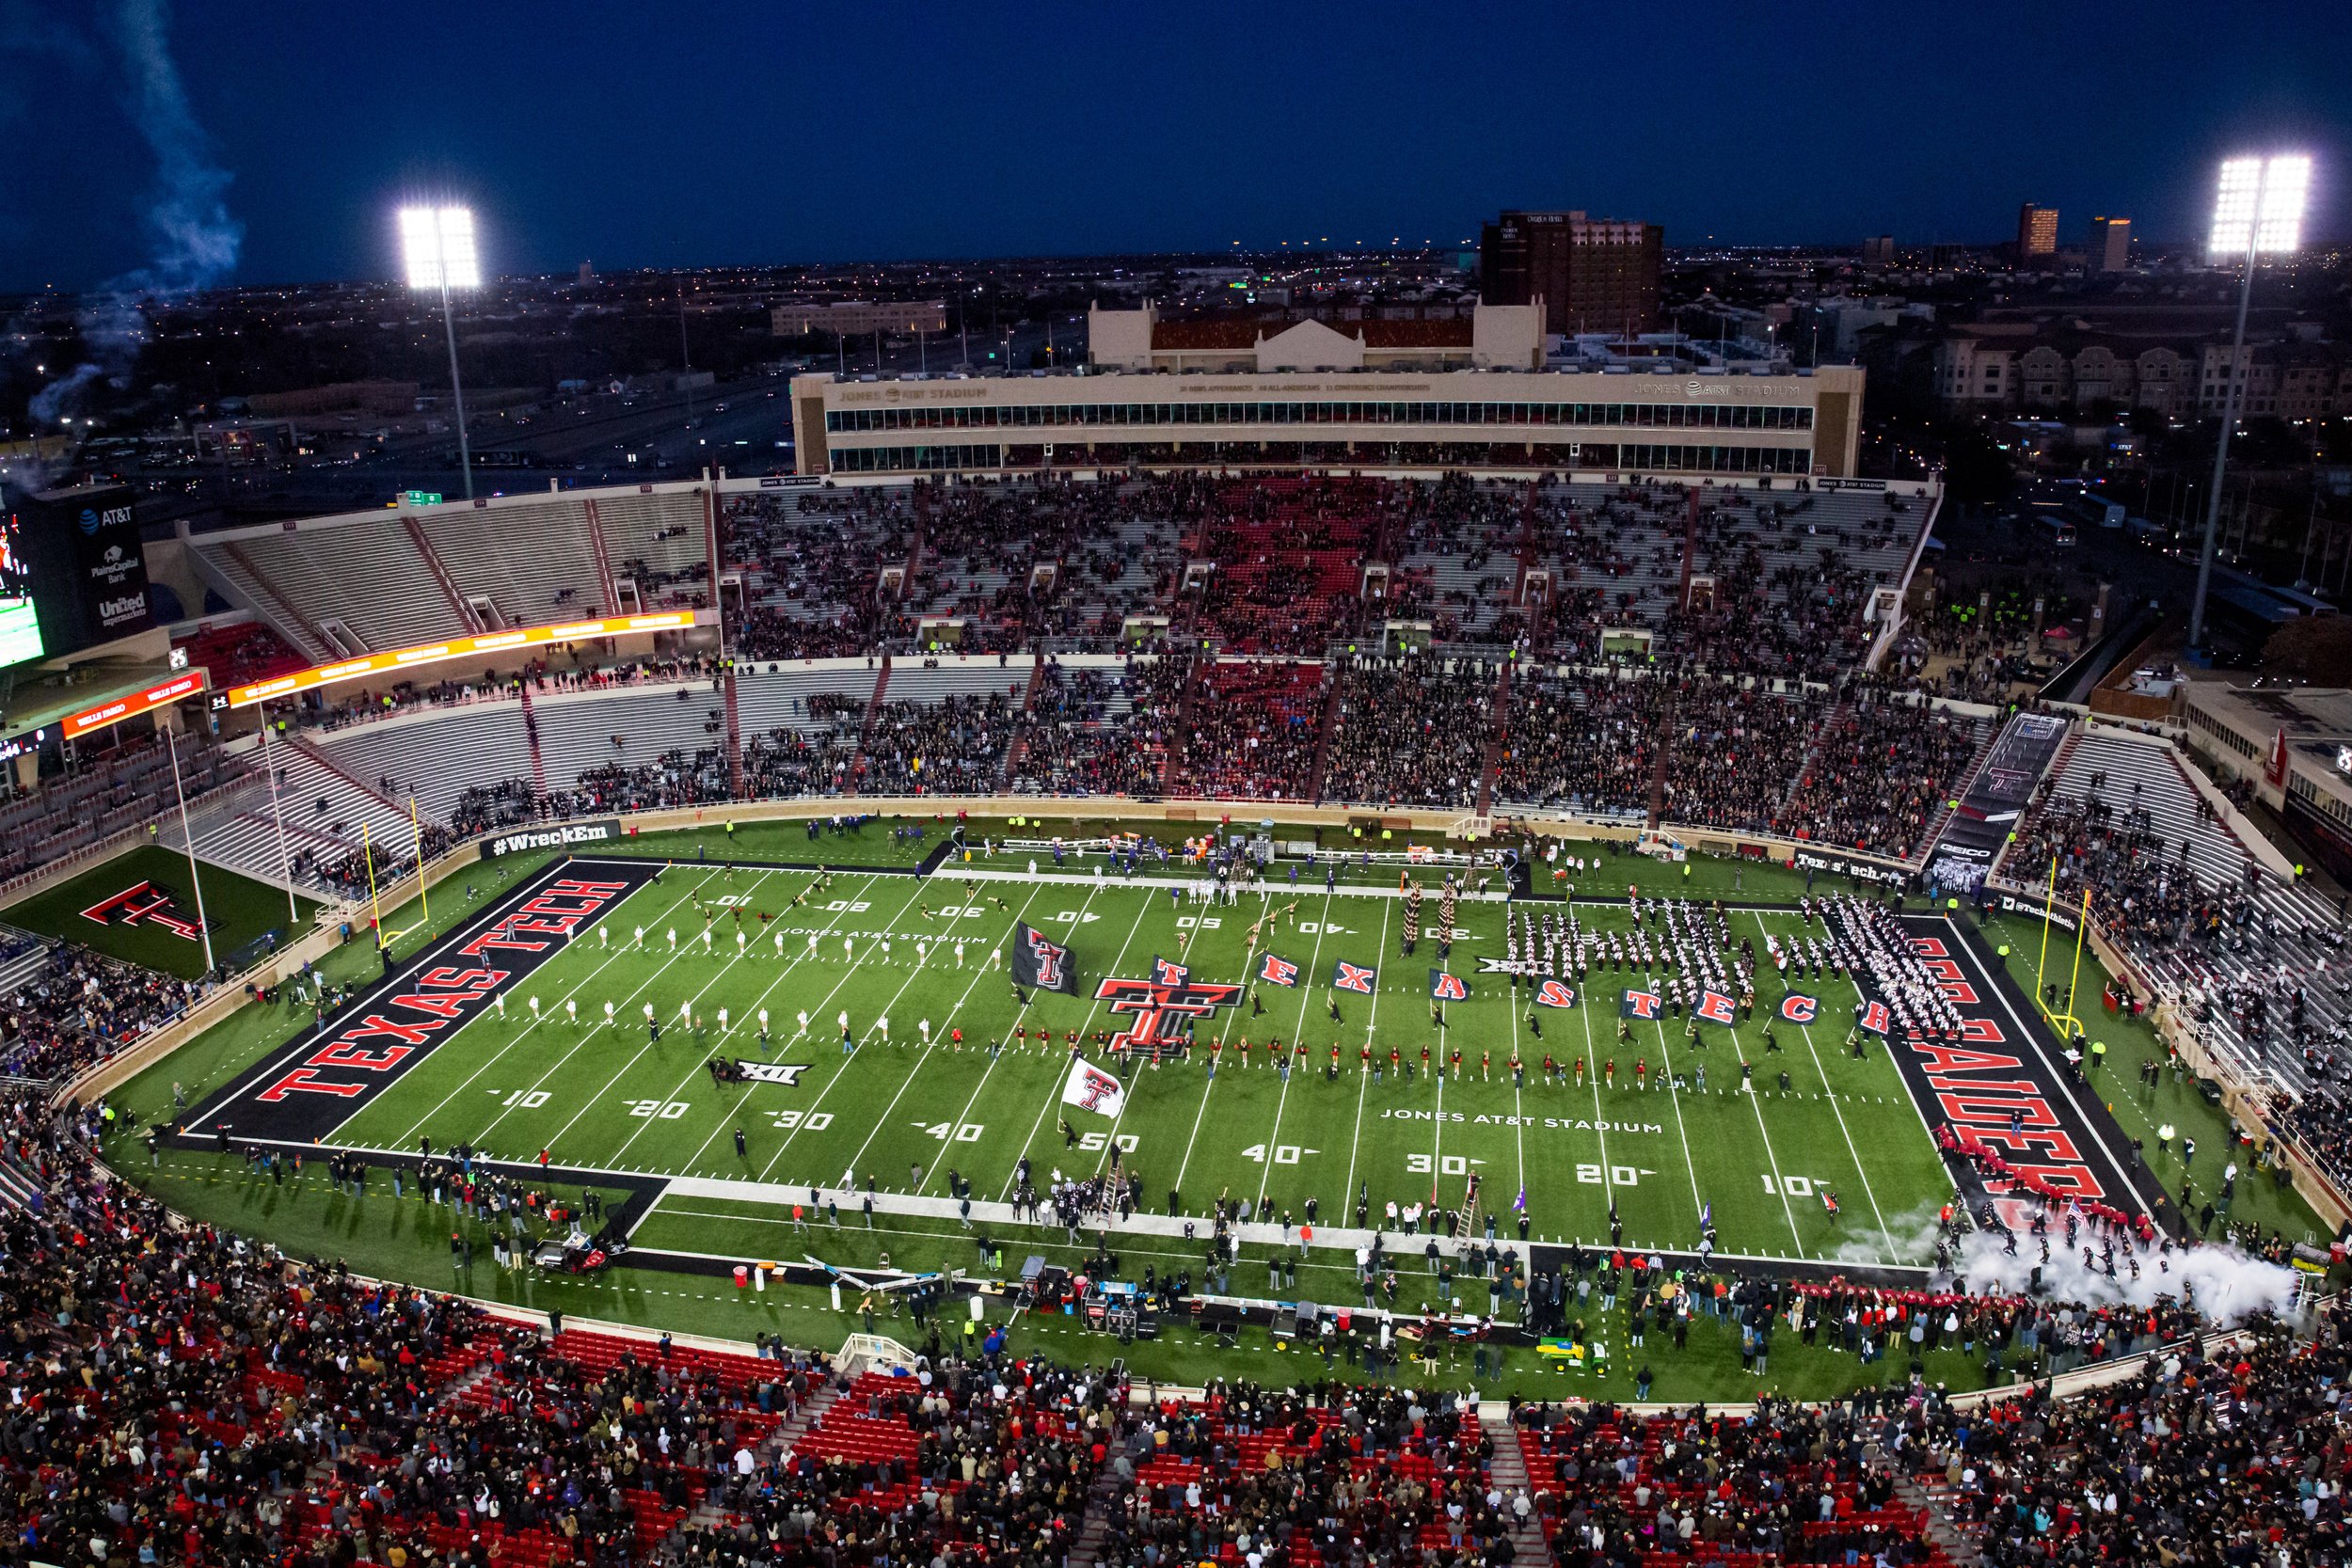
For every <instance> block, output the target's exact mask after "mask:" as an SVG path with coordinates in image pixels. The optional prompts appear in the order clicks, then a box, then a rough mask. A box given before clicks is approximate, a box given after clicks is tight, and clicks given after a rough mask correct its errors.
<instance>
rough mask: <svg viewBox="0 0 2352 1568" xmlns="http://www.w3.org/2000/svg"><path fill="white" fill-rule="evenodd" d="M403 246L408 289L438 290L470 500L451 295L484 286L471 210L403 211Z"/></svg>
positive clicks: (470, 469)
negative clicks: (457, 291)
mask: <svg viewBox="0 0 2352 1568" xmlns="http://www.w3.org/2000/svg"><path fill="white" fill-rule="evenodd" d="M400 248H401V253H402V255H403V256H404V257H405V259H406V261H407V268H408V286H409V287H410V288H412V289H437V290H438V291H439V292H440V295H441V329H442V330H443V331H444V332H446V333H447V334H448V335H449V390H450V396H451V398H452V399H453V401H454V402H455V403H456V404H457V466H458V467H459V468H460V469H462V470H463V471H464V476H465V482H466V499H468V500H471V499H473V452H472V450H471V449H470V448H469V447H468V445H467V444H466V392H465V388H462V387H460V386H459V385H458V382H457V318H456V316H455V315H454V314H453V312H452V310H451V308H450V303H449V292H450V291H451V290H452V289H478V288H480V287H482V261H481V257H480V255H479V253H478V252H476V250H475V249H474V243H473V209H472V208H470V207H403V208H402V209H401V210H400Z"/></svg>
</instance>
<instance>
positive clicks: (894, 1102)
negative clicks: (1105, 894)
mask: <svg viewBox="0 0 2352 1568" xmlns="http://www.w3.org/2000/svg"><path fill="white" fill-rule="evenodd" d="M1041 891H1043V888H1042V884H1039V885H1038V886H1034V887H1032V888H1030V890H1029V895H1028V896H1027V897H1026V898H1024V899H1023V900H1021V907H1020V908H1019V909H1018V910H1015V911H1013V916H1012V926H1011V927H1010V928H1009V929H1008V930H1007V931H1006V933H1005V934H1006V935H1007V936H1010V935H1011V934H1012V932H1013V931H1015V930H1018V929H1020V927H1021V923H1022V922H1023V921H1024V920H1025V919H1026V918H1027V916H1028V913H1029V906H1030V905H1032V904H1034V903H1036V902H1037V895H1038V894H1039V893H1040V892H1041ZM1093 901H1094V895H1092V894H1091V893H1089V894H1088V895H1087V902H1088V903H1092V902H1093ZM1078 912H1079V913H1080V914H1084V913H1085V912H1086V907H1085V905H1080V906H1079V910H1078ZM1083 924H1084V922H1082V921H1081V922H1073V927H1074V926H1076V925H1083ZM980 974H981V972H980V971H979V970H974V971H973V972H972V978H971V979H969V980H967V981H965V982H964V985H963V994H962V995H961V996H959V997H957V998H956V1006H954V1007H950V1008H949V1009H948V1010H947V1016H948V1017H949V1018H951V1019H952V1018H954V1017H955V1016H956V1012H957V1009H959V1008H961V1006H963V1005H964V1004H965V1003H966V1002H968V1001H970V1000H971V998H972V988H973V987H974V986H977V985H978V984H979V983H980ZM913 984H914V975H913V974H910V975H908V976H907V978H906V983H905V984H904V985H901V986H900V987H899V988H898V991H899V994H901V995H903V994H904V993H905V991H906V989H907V986H911V985H913ZM890 1001H891V1005H892V1006H897V1005H898V996H893V997H892V998H891V999H890ZM945 1033H946V1030H944V1029H942V1030H940V1031H938V1032H937V1033H936V1034H934V1035H933V1036H932V1037H931V1039H930V1040H929V1041H926V1042H925V1043H924V1046H923V1049H922V1051H921V1053H918V1054H917V1055H916V1056H915V1058H914V1066H913V1067H911V1068H909V1069H907V1076H906V1082H905V1083H903V1084H900V1085H898V1093H897V1094H894V1095H892V1096H891V1097H890V1103H889V1104H887V1105H885V1106H883V1107H882V1115H881V1116H879V1117H875V1118H874V1125H873V1127H872V1128H871V1129H870V1130H868V1131H867V1132H866V1141H865V1142H864V1143H862V1144H860V1145H858V1146H857V1153H856V1154H855V1155H853V1156H852V1157H851V1158H850V1169H852V1170H855V1169H856V1168H857V1167H858V1166H860V1165H862V1164H865V1163H866V1150H867V1149H869V1148H873V1147H874V1140H875V1139H876V1138H877V1137H879V1136H880V1135H881V1134H882V1129H883V1128H885V1127H887V1126H889V1125H890V1113H891V1112H893V1111H895V1110H897V1109H898V1101H901V1100H903V1099H905V1098H906V1092H907V1090H909V1089H911V1088H913V1087H914V1081H915V1079H917V1078H919V1077H921V1076H922V1073H923V1064H924V1063H926V1062H928V1061H930V1059H931V1053H932V1052H934V1051H936V1050H938V1049H939V1044H938V1039H939V1035H943V1034H945ZM959 1119H961V1118H959ZM948 1135H949V1136H950V1137H953V1136H954V1130H953V1129H952V1128H951V1129H950V1130H949V1132H948ZM931 1164H932V1165H933V1166H934V1167H935V1166H937V1164H939V1162H938V1161H936V1160H934V1161H932V1162H931ZM932 1174H933V1175H936V1174H938V1173H937V1171H936V1169H934V1170H933V1172H932Z"/></svg>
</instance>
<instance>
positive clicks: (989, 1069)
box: [932, 884, 1151, 1175]
mask: <svg viewBox="0 0 2352 1568" xmlns="http://www.w3.org/2000/svg"><path fill="white" fill-rule="evenodd" d="M1042 885H1043V884H1040V886H1042ZM1101 891H1102V889H1101V887H1099V886H1098V887H1095V888H1092V889H1089V891H1088V893H1087V895H1086V902H1085V903H1083V904H1080V905H1079V906H1078V915H1079V918H1078V919H1076V920H1074V921H1073V922H1072V923H1071V928H1072V929H1073V931H1074V930H1076V929H1078V928H1080V927H1084V926H1085V925H1086V918H1085V916H1086V912H1087V911H1088V910H1089V909H1090V908H1091V907H1092V906H1093V904H1094V895H1095V894H1097V893H1100V892H1101ZM1033 896H1034V895H1033ZM1144 903H1145V905H1146V906H1147V907H1148V906H1149V905H1150V903H1151V900H1150V899H1149V898H1146V899H1145V900H1144ZM1020 1016H1021V1015H1019V1014H1017V1013H1016V1014H1015V1015H1014V1019H1015V1023H1016V1026H1017V1025H1018V1021H1019V1019H1020ZM1011 1033H1012V1031H1011V1030H1009V1029H1008V1030H1006V1031H1005V1035H1006V1036H1008V1037H1009V1036H1010V1034H1011ZM974 1043H975V1044H976V1045H977V1043H978V1042H977V1041H975V1042H974ZM1004 1045H1005V1040H1004V1038H1003V1037H999V1038H998V1039H997V1041H996V1044H995V1047H994V1049H992V1050H991V1051H990V1052H989V1053H988V1065H987V1066H986V1067H984V1068H982V1069H980V1081H979V1082H978V1083H977V1084H975V1085H972V1093H971V1095H970V1097H969V1098H967V1099H966V1100H965V1101H964V1102H963V1109H962V1110H961V1111H958V1112H957V1113H956V1125H957V1126H959V1127H961V1126H962V1125H963V1123H964V1120H965V1118H967V1117H970V1116H971V1115H972V1107H973V1106H975V1105H977V1104H978V1103H979V1102H980V1094H981V1091H982V1090H984V1089H986V1088H987V1087H988V1080H989V1076H990V1074H992V1073H993V1072H994V1071H995V1070H996V1064H997V1063H998V1062H1000V1061H1002V1060H1003V1059H1004ZM1121 1109H1124V1107H1123V1106H1122V1107H1121ZM1023 1152H1024V1153H1025V1152H1027V1151H1026V1150H1024V1151H1023ZM1013 1164H1014V1167H1015V1168H1016V1169H1018V1168H1019V1165H1020V1160H1019V1158H1018V1157H1016V1158H1015V1159H1014V1161H1013ZM932 1174H933V1175H937V1174H938V1173H937V1172H936V1171H934V1172H933V1173H932Z"/></svg>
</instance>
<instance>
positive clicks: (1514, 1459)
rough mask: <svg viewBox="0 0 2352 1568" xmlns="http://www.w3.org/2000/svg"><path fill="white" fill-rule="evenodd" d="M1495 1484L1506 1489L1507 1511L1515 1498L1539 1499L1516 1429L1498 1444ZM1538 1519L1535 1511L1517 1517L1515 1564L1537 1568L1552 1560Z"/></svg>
mask: <svg viewBox="0 0 2352 1568" xmlns="http://www.w3.org/2000/svg"><path fill="white" fill-rule="evenodd" d="M1494 1482H1495V1484H1496V1485H1497V1486H1499V1487H1501V1488H1502V1497H1503V1507H1504V1508H1505V1509H1508V1508H1509V1507H1510V1506H1511V1503H1510V1499H1512V1498H1513V1497H1519V1496H1521V1495H1524V1496H1526V1497H1530V1498H1533V1497H1534V1496H1535V1486H1534V1478H1533V1477H1532V1476H1531V1475H1529V1473H1528V1469H1527V1453H1526V1450H1524V1449H1521V1448H1520V1447H1519V1434H1518V1431H1517V1430H1516V1429H1511V1428H1506V1429H1505V1430H1504V1431H1503V1433H1502V1441H1501V1442H1499V1443H1497V1444H1496V1445H1495V1457H1494ZM1535 1519H1536V1515H1535V1513H1534V1510H1533V1509H1531V1510H1530V1511H1529V1513H1528V1515H1527V1517H1526V1518H1525V1519H1516V1518H1515V1520H1514V1522H1513V1524H1512V1527H1511V1549H1512V1557H1511V1560H1512V1561H1513V1562H1514V1563H1521V1562H1523V1563H1527V1564H1530V1565H1531V1568H1533V1565H1534V1564H1538V1563H1543V1562H1547V1561H1549V1560H1550V1558H1551V1546H1550V1544H1549V1543H1548V1542H1546V1541H1545V1540H1544V1531H1543V1527H1542V1526H1540V1525H1538V1524H1537V1523H1536V1522H1535Z"/></svg>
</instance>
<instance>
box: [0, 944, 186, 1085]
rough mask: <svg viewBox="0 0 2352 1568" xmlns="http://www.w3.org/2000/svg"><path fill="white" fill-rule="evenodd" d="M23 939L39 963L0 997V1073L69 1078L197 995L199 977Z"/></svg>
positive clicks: (175, 1012) (75, 947) (74, 947)
mask: <svg viewBox="0 0 2352 1568" xmlns="http://www.w3.org/2000/svg"><path fill="white" fill-rule="evenodd" d="M22 940H23V941H24V942H27V943H29V944H32V945H33V947H34V948H35V949H36V950H37V956H38V958H39V963H40V967H39V968H38V969H36V970H35V971H34V972H33V973H32V974H29V975H27V976H26V977H25V978H24V980H23V981H21V982H20V983H19V984H18V985H17V987H16V989H15V990H12V991H10V992H9V993H8V995H7V996H6V997H0V1074H6V1075H7V1076H9V1077H14V1078H31V1079H42V1080H47V1079H56V1078H63V1077H68V1076H71V1075H72V1073H74V1072H76V1071H78V1070H80V1069H82V1068H84V1067H87V1066H88V1065H89V1064H90V1063H92V1062H96V1061H101V1060H103V1059H104V1058H105V1057H107V1056H110V1055H112V1054H113V1053H116V1052H117V1051H119V1050H121V1049H122V1048H123V1047H124V1046H125V1045H127V1044H129V1043H130V1042H131V1041H133V1040H135V1039H136V1038H137V1037H139V1036H141V1035H144V1034H145V1033H147V1032H148V1031H149V1030H150V1029H153V1028H155V1027H156V1026H158V1025H159V1024H162V1023H166V1022H169V1021H170V1020H172V1019H174V1018H177V1017H178V1016H179V1015H180V1014H181V1013H183V1012H184V1011H186V1010H187V1008H188V1007H189V1006H193V1005H194V1004H195V1003H196V1001H197V1000H198V999H199V998H200V997H201V996H202V995H203V993H204V988H203V986H202V985H201V984H200V983H199V982H198V981H194V980H183V979H181V978H179V977H178V976H176V975H171V974H162V973H160V972H159V971H156V970H151V969H143V968H140V967H138V966H136V965H134V964H127V963H121V962H119V961H117V960H116V959H113V958H106V957H104V956H103V955H101V954H98V953H95V952H92V951H91V950H90V949H88V948H87V947H82V946H78V945H74V944H71V943H64V942H45V941H42V940H40V939H39V938H29V937H28V938H24V939H22ZM16 956H17V957H30V956H35V955H33V954H25V955H16Z"/></svg>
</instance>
